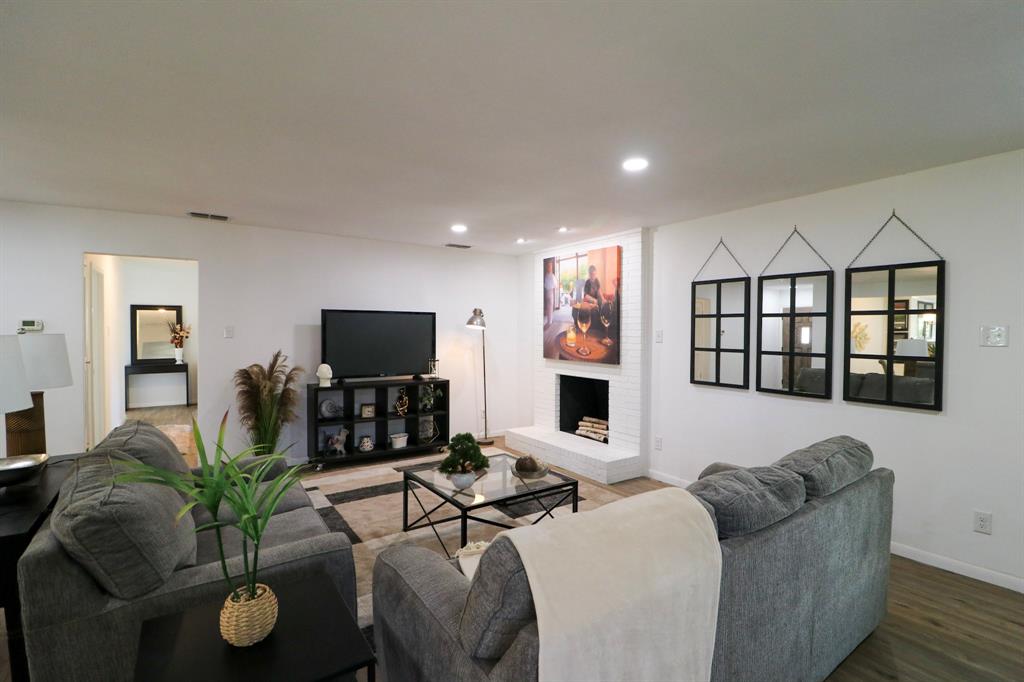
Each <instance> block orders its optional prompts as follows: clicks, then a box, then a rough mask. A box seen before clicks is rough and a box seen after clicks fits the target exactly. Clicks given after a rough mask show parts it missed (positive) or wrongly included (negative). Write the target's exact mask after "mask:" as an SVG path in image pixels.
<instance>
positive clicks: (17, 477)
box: [0, 454, 50, 488]
mask: <svg viewBox="0 0 1024 682" xmlns="http://www.w3.org/2000/svg"><path fill="white" fill-rule="evenodd" d="M48 459H50V456H49V455H45V454H42V455H15V456H14V457H2V458H0V488H3V487H6V486H9V485H15V484H17V483H24V482H25V481H27V480H29V479H30V478H32V477H33V476H35V475H36V472H38V471H40V470H42V468H43V467H45V466H46V460H48Z"/></svg>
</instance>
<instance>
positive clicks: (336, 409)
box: [320, 398, 342, 419]
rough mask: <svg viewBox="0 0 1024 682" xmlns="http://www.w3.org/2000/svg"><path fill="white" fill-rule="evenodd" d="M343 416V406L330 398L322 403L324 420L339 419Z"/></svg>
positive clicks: (321, 411)
mask: <svg viewBox="0 0 1024 682" xmlns="http://www.w3.org/2000/svg"><path fill="white" fill-rule="evenodd" d="M341 415H342V409H341V405H339V404H338V403H336V402H335V401H333V400H331V399H330V398H328V399H327V400H324V401H322V402H321V403H320V416H321V417H323V418H324V419H337V418H338V417H340V416H341Z"/></svg>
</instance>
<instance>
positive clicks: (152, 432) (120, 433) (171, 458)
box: [90, 420, 188, 473]
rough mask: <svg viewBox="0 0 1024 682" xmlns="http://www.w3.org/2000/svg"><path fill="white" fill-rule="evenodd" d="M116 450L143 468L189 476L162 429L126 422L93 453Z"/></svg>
mask: <svg viewBox="0 0 1024 682" xmlns="http://www.w3.org/2000/svg"><path fill="white" fill-rule="evenodd" d="M111 450H116V451H118V452H122V453H124V454H126V455H129V456H131V457H134V458H135V459H137V460H139V461H140V462H142V463H143V464H149V465H150V466H155V467H159V468H161V469H167V470H168V471H177V472H178V473H185V472H186V471H188V465H187V464H186V463H185V458H184V457H182V456H181V452H179V451H178V447H177V446H176V445H175V444H174V442H173V441H172V440H171V439H170V438H168V437H167V434H165V433H164V432H163V431H161V430H160V429H158V428H156V427H155V426H153V425H152V424H147V423H146V422H140V421H134V420H133V421H129V422H125V423H124V424H122V425H121V426H118V427H117V428H116V429H114V430H113V431H111V432H110V433H109V434H107V437H106V438H104V439H103V440H102V441H100V444H99V445H97V446H96V447H95V448H93V449H92V450H91V451H90V452H91V453H99V452H107V451H111Z"/></svg>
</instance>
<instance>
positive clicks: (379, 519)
mask: <svg viewBox="0 0 1024 682" xmlns="http://www.w3.org/2000/svg"><path fill="white" fill-rule="evenodd" d="M503 452H505V450H501V449H499V448H484V454H485V455H488V456H490V455H498V454H501V453H503ZM441 458H442V455H439V454H435V455H430V456H427V457H421V458H416V459H413V458H410V459H403V460H395V461H390V462H386V463H378V464H368V465H366V466H360V467H351V468H346V469H340V470H339V469H336V470H333V471H326V472H323V473H319V474H314V475H311V476H308V477H306V478H304V479H303V481H302V485H303V487H304V488H305V489H306V492H307V493H309V497H310V499H311V500H312V501H313V506H314V507H315V508H316V509H317V511H318V512H319V513H320V515H321V516H322V517H323V519H324V521H325V522H326V523H327V527H328V528H330V529H331V531H333V532H335V533H344V534H345V535H347V536H348V538H349V540H351V541H352V555H353V558H354V559H355V565H356V596H357V597H358V600H359V626H360V627H362V628H367V627H368V626H369V625H370V624H372V623H373V600H372V594H373V564H374V562H375V561H376V560H377V555H378V554H380V553H381V552H382V551H383V550H385V549H387V548H388V547H391V546H393V545H401V544H408V543H412V544H416V545H419V546H422V547H426V548H427V549H429V550H431V551H433V552H436V553H438V554H439V555H441V556H445V552H444V550H443V549H442V548H441V544H440V543H439V542H438V539H437V536H435V535H434V532H433V531H432V530H431V529H430V528H418V529H416V530H413V531H409V532H404V531H402V472H403V471H404V470H405V469H408V468H409V467H411V466H416V465H419V464H423V463H427V462H435V461H437V462H439V461H440V460H441ZM570 475H571V474H570ZM574 478H576V477H575V476H574ZM417 493H418V495H419V497H420V500H421V501H422V502H423V504H424V506H426V508H427V509H431V508H432V507H433V506H434V505H435V504H437V503H439V502H440V501H441V499H440V498H438V497H436V496H434V495H433V494H431V493H430V492H428V491H427V490H425V489H419V490H418V491H417ZM579 496H580V500H579V511H581V512H582V511H587V510H589V509H596V508H597V507H600V506H601V505H603V504H607V503H609V502H612V501H614V500H617V499H620V498H622V497H624V496H623V495H620V494H618V493H616V492H614V491H611V490H609V489H607V488H605V487H602V486H599V485H596V484H594V483H590V482H589V481H587V480H586V479H580V482H579ZM452 511H454V510H453V508H451V507H442V508H441V509H439V510H438V511H437V512H435V513H434V514H432V516H435V517H437V515H442V516H441V517H442V518H443V517H444V516H450V515H452ZM543 513H544V512H543V510H542V509H541V508H540V507H539V506H538V505H537V503H536V502H534V501H532V500H530V501H527V502H522V503H518V504H511V505H502V506H500V507H488V508H485V509H481V510H478V511H476V512H474V515H476V516H480V517H482V518H486V519H491V520H494V521H499V522H502V523H507V524H509V525H513V526H515V525H520V526H522V525H528V524H530V523H532V522H533V521H534V520H535V519H537V518H538V517H539V516H541V515H542V514H543ZM571 513H572V506H571V503H570V502H569V501H566V502H565V503H564V504H563V505H561V506H560V507H558V508H556V509H555V510H554V511H553V514H554V515H555V516H559V515H562V514H571ZM421 514H422V512H421V511H420V509H419V506H418V505H417V503H416V502H415V500H414V499H413V498H412V496H411V495H410V497H409V519H410V520H414V519H416V518H417V517H419V516H420V515H421ZM550 521H551V519H543V520H542V521H540V523H547V522H550ZM436 528H437V531H438V533H439V534H440V536H441V539H442V540H443V541H444V543H445V545H446V546H447V548H448V551H449V552H451V553H452V554H454V553H455V550H456V549H458V546H459V522H458V521H452V522H449V523H445V524H442V525H440V526H437V527H436ZM499 532H501V529H500V528H497V527H495V526H491V525H489V524H484V523H474V522H473V521H470V522H469V541H470V542H475V541H478V540H490V539H491V538H493V537H494V536H495V535H496V534H497V533H499Z"/></svg>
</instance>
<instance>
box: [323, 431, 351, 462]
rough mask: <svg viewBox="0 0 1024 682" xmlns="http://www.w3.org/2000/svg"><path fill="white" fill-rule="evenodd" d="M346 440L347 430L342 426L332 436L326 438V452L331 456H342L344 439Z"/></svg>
mask: <svg viewBox="0 0 1024 682" xmlns="http://www.w3.org/2000/svg"><path fill="white" fill-rule="evenodd" d="M347 438H348V429H346V428H345V427H344V426H343V427H341V428H340V429H338V432H337V433H335V434H334V435H331V436H328V437H327V451H328V452H329V453H331V454H332V455H344V454H347V453H346V452H345V439H347Z"/></svg>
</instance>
